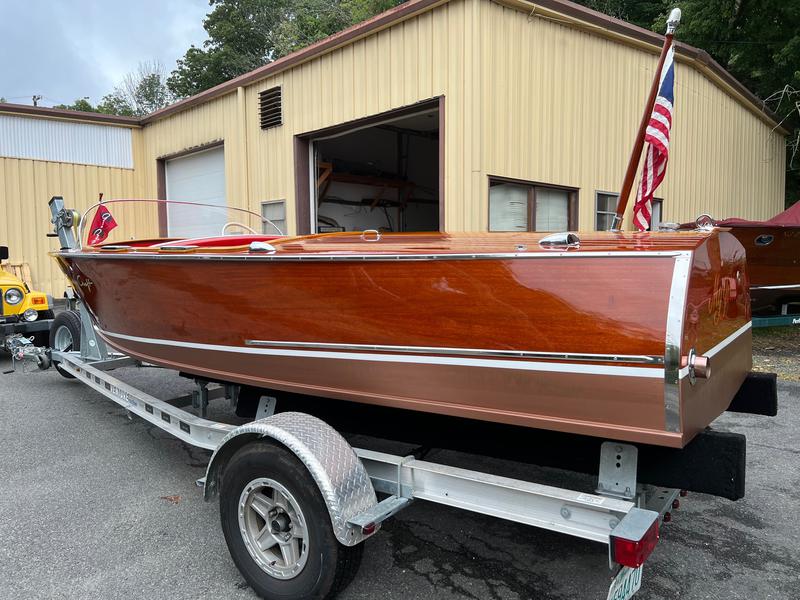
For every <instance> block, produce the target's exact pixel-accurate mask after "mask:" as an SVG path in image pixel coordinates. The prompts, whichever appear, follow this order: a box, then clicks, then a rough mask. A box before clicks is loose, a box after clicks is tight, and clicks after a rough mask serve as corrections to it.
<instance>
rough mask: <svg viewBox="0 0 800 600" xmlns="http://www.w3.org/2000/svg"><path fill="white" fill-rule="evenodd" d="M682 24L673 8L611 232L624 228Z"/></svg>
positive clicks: (679, 13) (677, 12)
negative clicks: (660, 89) (662, 82)
mask: <svg viewBox="0 0 800 600" xmlns="http://www.w3.org/2000/svg"><path fill="white" fill-rule="evenodd" d="M680 22H681V9H680V8H673V9H672V11H671V12H670V13H669V18H668V19H667V33H666V36H665V37H664V46H663V48H661V56H660V57H659V59H658V67H657V68H656V74H655V77H654V78H653V84H652V85H651V86H650V95H649V96H648V98H647V105H646V106H645V109H644V114H643V115H642V121H641V123H640V124H639V131H638V133H637V134H636V141H635V142H634V144H633V151H632V152H631V156H630V158H629V159H628V169H627V170H626V171H625V179H624V180H623V182H622V190H621V191H620V194H619V200H617V211H616V214H615V215H614V219H613V220H612V222H611V231H615V232H619V231H620V229H621V227H622V219H623V217H624V216H625V209H626V208H627V206H628V198H629V197H630V195H631V190H632V189H633V181H634V179H635V178H636V171H637V170H638V169H639V160H640V158H641V156H642V149H643V148H644V137H645V133H646V132H647V124H648V123H649V121H650V115H651V114H652V112H653V106H654V105H655V102H656V96H657V94H658V86H659V83H660V79H661V71H662V69H663V67H664V61H665V60H666V58H667V53H668V52H669V49H670V47H671V46H672V39H673V37H674V36H675V30H676V29H677V28H678V25H679V24H680Z"/></svg>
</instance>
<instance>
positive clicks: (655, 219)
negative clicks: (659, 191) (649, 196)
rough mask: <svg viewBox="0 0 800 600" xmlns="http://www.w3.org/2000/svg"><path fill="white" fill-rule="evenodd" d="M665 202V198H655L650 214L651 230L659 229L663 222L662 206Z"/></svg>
mask: <svg viewBox="0 0 800 600" xmlns="http://www.w3.org/2000/svg"><path fill="white" fill-rule="evenodd" d="M663 203H664V199H663V198H653V202H652V205H653V210H652V212H651V214H650V230H651V231H658V226H659V225H661V223H663V221H662V220H661V207H662V205H663Z"/></svg>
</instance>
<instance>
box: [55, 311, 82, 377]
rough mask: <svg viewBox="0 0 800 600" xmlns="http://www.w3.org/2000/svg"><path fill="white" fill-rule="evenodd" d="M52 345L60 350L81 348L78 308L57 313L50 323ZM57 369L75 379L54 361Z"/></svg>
mask: <svg viewBox="0 0 800 600" xmlns="http://www.w3.org/2000/svg"><path fill="white" fill-rule="evenodd" d="M50 347H51V348H52V349H53V350H58V351H60V352H68V351H70V350H80V349H81V317H80V315H79V314H78V311H76V310H65V311H64V312H62V313H59V314H57V315H56V318H55V319H54V320H53V324H52V325H50ZM53 364H54V365H55V367H56V370H57V371H58V372H59V373H60V374H61V375H63V376H64V377H66V378H67V379H75V378H74V377H73V376H72V375H70V374H69V373H67V372H66V371H65V370H64V369H62V368H61V367H60V366H59V364H58V363H57V362H56V361H53Z"/></svg>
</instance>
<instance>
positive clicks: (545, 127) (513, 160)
mask: <svg viewBox="0 0 800 600" xmlns="http://www.w3.org/2000/svg"><path fill="white" fill-rule="evenodd" d="M479 4H480V18H479V22H480V24H481V35H480V44H481V46H482V49H481V62H480V66H479V67H478V68H479V69H480V70H481V72H482V73H483V79H482V82H483V85H482V89H481V98H482V102H483V106H482V109H481V111H480V116H479V118H478V120H477V122H478V123H479V126H480V127H481V129H482V132H483V138H482V139H483V143H482V144H481V152H482V153H483V158H482V161H481V162H482V168H481V179H480V181H481V186H482V188H483V190H482V195H481V198H480V202H479V205H480V210H479V211H478V215H477V217H475V216H474V212H471V213H470V214H471V215H472V218H471V219H468V220H467V221H468V225H469V226H471V227H474V228H477V229H485V228H486V225H487V219H488V190H487V189H486V176H487V175H490V174H491V175H502V176H506V177H513V178H518V179H527V180H531V181H537V182H541V183H549V184H554V185H564V186H570V187H577V188H579V189H580V192H579V194H580V196H579V202H580V208H579V210H580V228H581V229H592V228H593V227H594V195H595V192H596V191H613V190H618V189H619V188H620V187H621V184H622V177H623V175H624V172H625V167H626V165H627V160H628V155H629V152H630V148H631V145H632V143H633V139H634V136H635V134H636V130H637V128H638V124H639V119H640V118H641V113H642V110H643V107H644V103H645V100H646V95H647V92H648V90H649V87H650V83H651V81H652V79H653V73H654V70H655V68H656V63H657V56H656V55H655V54H651V53H648V52H646V51H642V50H639V49H636V48H633V47H630V46H626V45H623V44H620V43H618V42H614V41H611V40H609V39H606V38H602V37H599V36H597V35H592V34H590V33H586V32H583V31H579V30H576V29H574V28H573V27H570V26H567V25H564V24H560V23H557V22H555V21H552V20H549V19H543V18H536V17H530V16H529V15H528V14H526V13H522V12H519V11H517V10H514V9H511V8H506V7H503V6H500V5H498V4H495V3H493V2H479ZM675 106H676V115H675V121H674V128H673V135H672V143H671V144H672V145H671V153H670V164H669V167H668V169H667V177H666V179H665V180H664V183H663V185H662V186H661V188H660V189H659V190H658V192H657V196H662V197H663V198H664V205H663V208H664V212H663V218H664V220H669V221H688V220H693V219H694V218H695V217H696V216H697V215H698V214H701V213H704V212H705V213H710V214H712V215H714V216H715V217H727V216H732V215H735V216H740V217H744V218H751V219H760V218H768V217H770V216H772V215H775V214H776V213H778V212H780V211H781V210H782V209H783V200H784V191H783V186H784V158H785V147H784V140H783V137H782V136H781V135H779V134H775V133H773V132H772V131H771V129H770V127H769V126H768V125H766V124H765V123H764V122H763V121H761V120H760V119H758V118H757V117H756V116H755V115H753V114H752V113H751V112H750V111H749V110H747V109H746V108H745V107H744V106H742V104H741V103H739V102H738V101H737V100H735V99H734V98H733V97H731V96H730V95H729V94H728V93H727V92H725V91H723V90H722V89H721V88H719V87H717V86H716V85H715V84H714V83H712V82H711V81H709V80H708V79H707V78H706V76H705V75H703V74H702V73H699V72H698V71H697V70H696V69H695V68H693V67H692V66H690V65H687V64H683V63H679V64H678V65H677V73H676V104H675ZM473 175H474V173H473ZM630 206H632V200H631V204H629V207H630ZM629 212H630V210H629ZM628 226H629V227H630V223H629V224H628Z"/></svg>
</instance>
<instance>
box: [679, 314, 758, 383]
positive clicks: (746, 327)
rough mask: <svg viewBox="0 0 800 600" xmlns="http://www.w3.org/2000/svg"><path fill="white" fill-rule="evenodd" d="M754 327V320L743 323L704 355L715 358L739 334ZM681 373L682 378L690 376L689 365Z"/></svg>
mask: <svg viewBox="0 0 800 600" xmlns="http://www.w3.org/2000/svg"><path fill="white" fill-rule="evenodd" d="M752 327H753V322H752V321H748V322H747V323H745V324H744V325H742V326H741V327H740V328H739V329H737V330H736V331H734V332H733V333H732V334H730V335H729V336H728V337H726V338H725V339H724V340H722V341H721V342H720V343H719V344H717V345H716V346H714V347H713V348H711V349H710V350H708V351H707V352H703V353H702V355H703V356H707V357H708V358H713V357H714V356H716V355H717V354H719V353H720V352H722V351H723V350H724V349H725V348H727V347H728V346H730V345H731V344H732V343H733V342H735V341H736V340H737V338H739V336H741V335H742V334H743V333H746V332H747V331H749V330H750V329H751V328H752ZM679 373H680V377H681V379H683V378H684V377H688V376H689V367H688V366H687V367H683V368H682V369H681V370H680V371H679Z"/></svg>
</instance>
